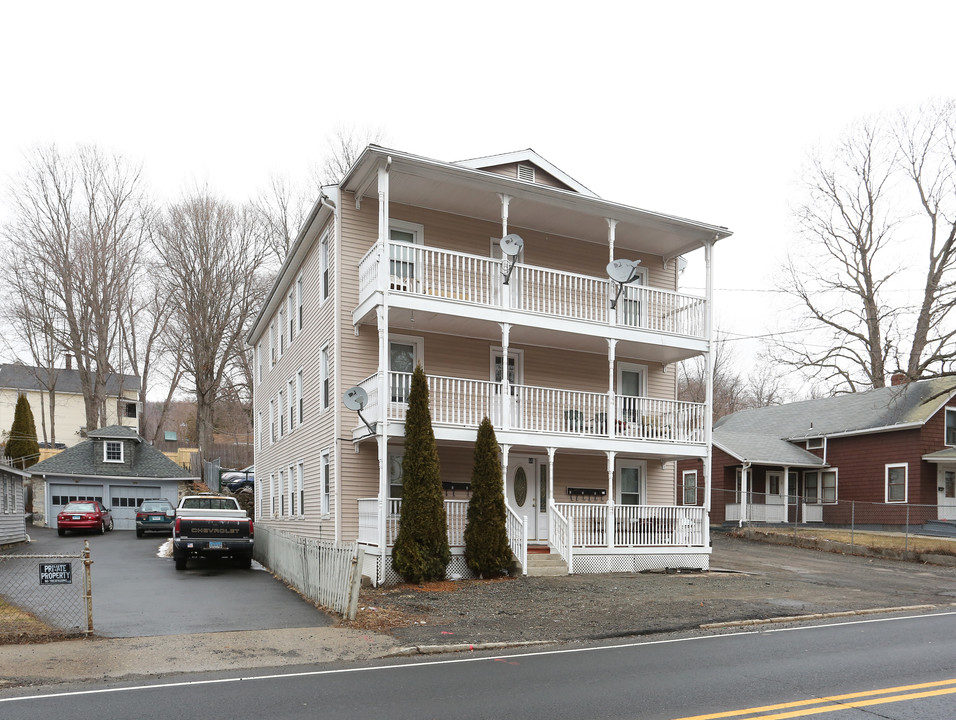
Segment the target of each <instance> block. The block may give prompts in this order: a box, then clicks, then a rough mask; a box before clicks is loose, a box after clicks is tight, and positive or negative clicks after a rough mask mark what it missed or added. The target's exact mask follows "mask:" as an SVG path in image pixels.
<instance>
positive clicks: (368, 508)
mask: <svg viewBox="0 0 956 720" xmlns="http://www.w3.org/2000/svg"><path fill="white" fill-rule="evenodd" d="M386 502H387V510H388V514H387V516H386V518H385V543H386V546H387V547H392V546H393V545H394V544H395V538H396V537H397V536H398V525H399V520H400V518H401V507H402V501H401V500H400V499H395V498H390V499H389V500H387V501H386ZM358 503H359V542H360V543H362V544H365V545H371V546H377V545H378V537H379V536H378V519H377V516H376V513H377V511H378V508H379V502H378V500H377V499H376V498H363V499H361V500H359V501H358ZM506 507H507V505H506ZM549 509H550V511H551V512H549V518H550V535H549V538H550V540H549V541H550V543H551V545H552V546H553V547H554V548H555V550H556V551H557V552H558V553H560V554H561V557H563V558H564V559H565V560H567V561H568V564H569V567H570V563H571V554H572V552H573V550H574V548H595V547H601V548H605V547H606V548H611V549H614V548H617V549H619V550H622V549H623V550H627V549H633V548H639V547H703V546H704V543H705V538H706V534H705V530H706V528H705V526H704V525H705V518H706V516H705V514H704V508H702V507H697V506H676V505H608V504H603V503H552V504H551V505H550V506H549ZM445 514H446V517H447V526H448V544H449V545H451V546H452V547H464V545H465V525H466V524H467V518H468V501H467V500H445ZM506 523H507V529H508V542H509V544H510V545H511V550H512V552H514V554H515V557H517V558H519V559H521V560H522V566H527V559H528V558H527V547H528V536H527V525H526V524H525V522H524V519H523V518H521V517H519V516H518V515H517V514H516V513H515V512H514V511H513V510H512V509H511V508H510V507H509V508H507V517H506Z"/></svg>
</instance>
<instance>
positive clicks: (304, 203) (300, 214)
mask: <svg viewBox="0 0 956 720" xmlns="http://www.w3.org/2000/svg"><path fill="white" fill-rule="evenodd" d="M312 199H314V198H312ZM310 202H311V200H310V199H309V198H308V197H307V192H304V191H302V190H301V189H297V188H296V187H295V185H294V184H293V183H292V181H290V180H289V179H288V178H285V177H281V176H277V175H276V176H273V177H272V178H271V179H270V180H269V186H268V187H267V188H266V189H265V190H264V191H263V192H261V193H260V194H259V197H258V198H257V199H256V200H255V202H254V203H253V205H254V207H255V209H256V212H257V213H258V215H259V218H260V221H261V222H262V224H263V227H264V230H265V232H266V233H267V234H266V241H267V243H268V248H269V251H270V254H271V255H272V256H274V258H275V260H276V261H277V262H276V264H277V265H281V264H282V262H283V261H284V260H285V257H286V255H288V253H289V249H290V248H291V247H292V243H293V242H295V238H296V235H297V234H298V232H299V229H300V228H301V227H302V224H303V223H304V222H305V218H306V215H307V214H308V212H309V205H310Z"/></svg>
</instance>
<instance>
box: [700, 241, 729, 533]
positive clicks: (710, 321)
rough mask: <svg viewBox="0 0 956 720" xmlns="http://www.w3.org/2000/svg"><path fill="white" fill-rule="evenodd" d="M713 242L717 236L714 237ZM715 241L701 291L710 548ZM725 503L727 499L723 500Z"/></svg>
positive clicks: (709, 248)
mask: <svg viewBox="0 0 956 720" xmlns="http://www.w3.org/2000/svg"><path fill="white" fill-rule="evenodd" d="M714 240H715V241H716V238H714ZM713 255H714V243H713V242H705V243H704V265H705V267H706V291H705V294H704V306H705V307H704V330H705V334H704V336H705V337H706V338H707V384H706V393H705V395H704V446H705V448H706V455H704V547H710V507H711V492H712V489H713V481H712V479H711V471H712V470H713V457H714V427H713V425H714V351H715V348H714V267H713ZM725 502H726V501H725Z"/></svg>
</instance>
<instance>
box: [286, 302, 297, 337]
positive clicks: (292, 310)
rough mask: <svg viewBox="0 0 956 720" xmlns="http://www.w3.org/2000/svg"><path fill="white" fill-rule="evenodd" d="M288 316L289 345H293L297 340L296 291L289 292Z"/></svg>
mask: <svg viewBox="0 0 956 720" xmlns="http://www.w3.org/2000/svg"><path fill="white" fill-rule="evenodd" d="M285 314H286V316H287V318H288V321H289V344H290V345H291V344H292V340H293V338H295V290H290V291H289V297H288V298H287V299H286V313H285Z"/></svg>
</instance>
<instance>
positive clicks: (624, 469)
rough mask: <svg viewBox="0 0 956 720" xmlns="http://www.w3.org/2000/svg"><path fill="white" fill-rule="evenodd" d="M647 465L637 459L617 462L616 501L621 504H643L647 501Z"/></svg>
mask: <svg viewBox="0 0 956 720" xmlns="http://www.w3.org/2000/svg"><path fill="white" fill-rule="evenodd" d="M646 477H647V465H646V464H645V463H643V462H641V461H637V460H620V461H618V463H617V501H618V502H619V503H620V504H621V505H644V504H646V502H647V499H646V498H647V488H646Z"/></svg>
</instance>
